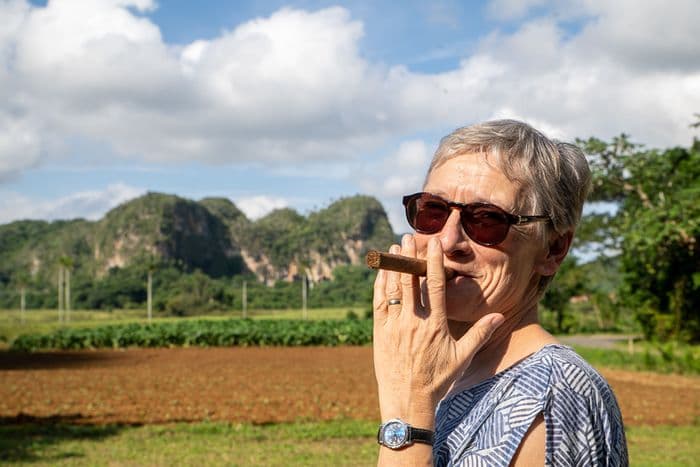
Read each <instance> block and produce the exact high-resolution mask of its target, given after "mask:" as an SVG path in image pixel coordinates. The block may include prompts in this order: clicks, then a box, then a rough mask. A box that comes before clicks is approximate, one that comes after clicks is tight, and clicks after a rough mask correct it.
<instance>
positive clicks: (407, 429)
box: [379, 418, 412, 449]
mask: <svg viewBox="0 0 700 467" xmlns="http://www.w3.org/2000/svg"><path fill="white" fill-rule="evenodd" d="M392 425H399V426H401V427H403V432H404V434H403V438H402V439H401V440H400V441H398V442H391V441H388V440H387V436H386V433H387V429H388V428H390V427H391V426H392ZM410 437H411V425H409V424H408V423H406V422H404V421H403V420H401V419H400V418H392V419H391V420H387V421H386V422H385V423H383V424H382V426H381V427H380V429H379V443H380V444H381V445H383V446H386V447H388V448H390V449H400V448H402V447H404V446H408V445H409V444H412V442H411V440H410Z"/></svg>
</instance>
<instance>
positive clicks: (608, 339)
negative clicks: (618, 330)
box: [557, 334, 640, 349]
mask: <svg viewBox="0 0 700 467" xmlns="http://www.w3.org/2000/svg"><path fill="white" fill-rule="evenodd" d="M639 338H640V336H637V335H632V334H629V335H628V334H574V335H571V336H557V339H559V340H560V341H561V342H562V344H566V345H574V346H581V347H594V348H597V349H619V348H620V347H621V346H622V345H626V344H628V343H629V340H630V339H632V340H635V339H639Z"/></svg>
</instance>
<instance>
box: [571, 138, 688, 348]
mask: <svg viewBox="0 0 700 467" xmlns="http://www.w3.org/2000/svg"><path fill="white" fill-rule="evenodd" d="M580 143H581V144H582V146H583V147H584V150H586V151H587V152H588V153H589V154H591V159H590V162H591V167H592V171H593V185H594V191H593V194H592V199H593V200H596V201H613V202H616V203H618V206H619V209H618V211H617V212H616V213H613V214H610V215H608V216H603V217H599V218H598V219H597V220H596V221H595V228H593V229H589V230H590V231H589V232H588V233H589V234H591V232H592V234H591V235H590V238H592V239H597V240H598V241H600V240H602V242H601V244H602V245H604V246H605V248H614V249H618V250H619V251H620V253H621V263H620V264H621V273H622V280H623V283H622V286H621V291H620V292H621V293H620V297H621V300H622V303H623V304H624V305H625V306H626V307H627V308H628V309H630V310H633V312H634V313H635V315H636V317H637V320H638V321H639V323H640V324H641V326H642V328H643V331H644V333H645V335H646V337H647V338H652V337H657V338H661V339H667V338H680V339H683V340H690V341H698V340H700V257H699V255H698V248H699V247H700V245H698V244H699V243H700V208H699V206H700V205H699V203H698V199H700V141H698V140H697V139H696V140H694V142H693V144H692V145H691V147H689V148H682V147H677V148H671V149H667V150H665V151H658V150H644V149H643V148H642V147H641V146H639V145H636V144H632V143H630V142H629V140H628V138H627V136H626V135H622V136H620V137H619V138H616V139H614V140H613V141H612V143H605V142H602V141H600V140H597V139H594V138H591V139H589V140H588V141H582V142H580ZM602 219H605V222H602ZM588 227H590V224H589V226H588Z"/></svg>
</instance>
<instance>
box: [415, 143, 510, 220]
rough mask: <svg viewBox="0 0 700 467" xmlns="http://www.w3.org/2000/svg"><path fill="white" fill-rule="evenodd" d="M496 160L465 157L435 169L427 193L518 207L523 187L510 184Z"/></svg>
mask: <svg viewBox="0 0 700 467" xmlns="http://www.w3.org/2000/svg"><path fill="white" fill-rule="evenodd" d="M493 159H494V158H493V157H490V156H486V155H483V154H464V155H459V156H456V157H453V158H451V159H449V160H447V161H445V162H444V163H443V164H440V165H439V166H437V167H435V168H434V169H433V171H432V172H430V174H429V175H428V178H427V179H426V183H425V186H424V189H425V190H426V191H430V192H431V193H435V194H438V195H441V196H444V197H446V198H448V199H452V200H454V201H458V202H475V201H482V202H490V203H494V204H498V205H501V206H502V207H504V208H508V207H515V206H516V205H518V204H519V203H517V198H518V196H519V193H520V192H521V186H520V183H518V182H517V181H513V180H509V179H508V177H507V176H506V175H505V174H504V173H503V171H501V170H500V168H499V166H498V164H497V163H494V162H495V161H494V160H493Z"/></svg>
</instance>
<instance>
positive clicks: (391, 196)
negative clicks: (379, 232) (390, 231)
mask: <svg viewBox="0 0 700 467" xmlns="http://www.w3.org/2000/svg"><path fill="white" fill-rule="evenodd" d="M431 158H432V151H431V150H430V149H429V148H428V145H427V144H426V143H425V141H421V140H412V141H406V142H403V143H401V145H400V146H399V148H398V150H397V151H396V152H394V153H392V154H390V155H388V156H387V157H385V158H383V159H381V160H379V161H376V162H374V163H370V164H367V165H365V166H363V167H361V168H360V169H359V171H358V173H357V174H356V179H358V180H360V182H359V185H360V188H361V189H362V190H363V192H364V193H367V194H370V195H373V196H376V197H377V198H379V199H380V200H381V201H382V204H383V205H384V207H385V209H386V211H387V214H388V216H389V221H390V222H391V225H392V226H393V228H394V231H397V232H406V231H408V229H409V227H408V224H407V223H406V220H405V216H404V212H403V207H402V206H401V197H402V196H403V195H408V194H411V193H415V192H417V191H420V189H421V187H422V186H423V179H424V178H425V174H426V171H427V169H428V166H429V165H430V160H431Z"/></svg>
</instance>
